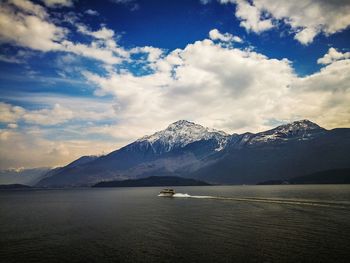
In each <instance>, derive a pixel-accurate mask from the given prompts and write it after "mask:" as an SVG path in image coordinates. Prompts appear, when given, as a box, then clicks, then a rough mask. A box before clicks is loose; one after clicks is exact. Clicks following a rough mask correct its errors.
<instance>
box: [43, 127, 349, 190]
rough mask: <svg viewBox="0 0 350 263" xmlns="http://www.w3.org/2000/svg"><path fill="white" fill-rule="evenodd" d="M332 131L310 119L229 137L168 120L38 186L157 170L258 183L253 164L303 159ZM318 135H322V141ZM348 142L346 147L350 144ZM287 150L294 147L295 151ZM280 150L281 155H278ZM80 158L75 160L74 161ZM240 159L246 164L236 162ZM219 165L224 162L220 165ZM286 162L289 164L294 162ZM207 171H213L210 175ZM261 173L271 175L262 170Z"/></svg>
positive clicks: (210, 179)
mask: <svg viewBox="0 0 350 263" xmlns="http://www.w3.org/2000/svg"><path fill="white" fill-rule="evenodd" d="M332 131H333V130H326V129H324V128H322V127H320V126H318V125H317V124H315V123H313V122H311V121H309V120H300V121H295V122H292V123H288V124H283V125H279V126H277V127H276V128H273V129H270V130H267V131H264V132H260V133H255V134H254V133H244V134H232V135H229V134H226V133H225V132H222V131H218V130H214V129H209V128H206V127H203V126H201V125H199V124H195V123H193V122H189V121H185V120H180V121H177V122H174V123H172V124H170V125H169V126H168V127H167V128H166V129H164V130H161V131H158V132H156V133H154V134H152V135H147V136H143V137H141V138H139V139H137V140H136V141H134V142H132V143H130V144H128V145H126V146H124V147H122V148H120V149H118V150H115V151H113V152H111V153H109V154H107V155H104V156H101V157H98V158H93V159H92V160H88V161H87V162H83V163H80V164H79V162H78V164H77V165H73V166H72V164H69V165H67V166H66V167H63V169H60V170H59V171H58V172H54V173H53V174H51V175H50V176H48V177H45V178H44V179H42V180H41V181H40V182H39V183H38V185H39V186H49V187H52V186H77V185H91V184H94V183H96V182H98V181H103V180H125V179H137V178H142V177H145V176H149V175H153V174H155V175H159V174H160V175H167V176H169V175H175V176H183V177H193V178H196V179H206V180H208V182H212V183H223V182H224V183H241V182H243V183H244V182H245V180H247V182H249V183H254V180H255V179H254V180H253V179H252V180H250V179H249V176H248V175H246V172H247V171H252V172H254V169H252V168H251V167H253V168H254V166H256V167H260V168H259V169H262V170H266V171H270V170H271V167H270V168H269V167H264V165H259V163H261V162H264V160H265V161H266V163H271V165H272V164H273V165H275V166H281V164H283V163H288V160H287V161H286V160H284V159H283V158H284V157H283V155H285V156H286V157H285V158H287V159H288V158H290V160H299V159H298V152H297V151H300V150H301V149H303V151H305V152H307V151H309V150H310V149H309V148H310V147H314V146H313V145H312V143H310V142H312V141H313V140H316V141H317V142H318V143H321V144H322V140H324V141H327V140H329V138H331V137H332V136H333V135H332V134H333V133H334V132H332ZM348 131H350V129H345V132H344V136H347V133H348ZM341 136H343V135H341ZM320 138H323V139H321V141H320ZM327 138H328V139H327ZM332 138H333V137H332ZM339 140H341V138H338V137H337V138H335V137H334V138H333V142H332V143H333V144H334V143H335V144H337V145H338V144H339V147H340V148H341V149H342V150H343V148H342V146H340V144H341V143H340V141H339ZM346 142H347V141H346ZM345 145H346V147H348V142H347V143H346V144H345ZM349 145H350V142H349ZM303 147H304V148H305V149H304V148H303ZM330 147H332V145H331V144H329V145H327V146H325V147H324V148H325V151H326V152H327V151H328V150H327V149H328V148H330ZM288 149H291V152H289V150H288ZM347 149H348V148H346V150H347ZM333 151H334V150H333ZM262 152H264V153H265V154H267V155H269V156H274V158H276V161H275V162H274V161H271V160H269V161H267V159H268V158H267V157H264V156H260V155H259V154H261V153H262ZM277 152H279V153H280V154H282V156H275V154H276V153H277ZM299 154H300V153H299ZM242 156H244V158H243V159H244V160H243V159H242ZM303 156H304V155H303ZM337 156H338V155H337ZM328 157H331V156H328ZM304 158H306V159H307V158H310V157H307V156H306V157H304ZM331 159H332V158H331ZM228 160H230V161H229V162H231V163H232V164H233V166H232V165H231V166H232V168H233V169H234V167H239V171H240V173H241V174H237V171H235V170H230V169H227V170H225V169H224V168H223V167H226V166H227V164H225V165H223V163H224V162H227V161H228ZM278 160H279V161H278ZM343 161H344V162H345V161H347V160H343ZM76 162H77V160H76V161H75V162H73V163H75V164H76ZM240 162H241V163H242V165H243V164H244V165H243V166H242V165H241V166H240V165H238V164H239V163H240ZM326 163H327V161H326ZM328 163H330V162H329V161H328ZM335 163H337V162H335ZM338 163H340V162H338ZM338 163H337V165H339V164H338ZM349 163H350V162H349ZM219 164H222V165H223V166H222V167H220V165H219ZM235 165H236V166H235ZM237 165H238V166H237ZM303 165H304V166H307V164H303ZM313 165H314V164H313ZM342 165H343V164H342ZM231 166H230V165H228V166H227V167H231ZM250 166H251V167H250ZM287 166H288V167H290V165H287ZM213 167H215V168H213ZM326 168H327V167H326ZM329 168H332V167H329ZM335 168H337V167H335ZM305 169H306V168H305ZM224 170H225V172H224V176H222V177H220V176H215V174H222V171H224ZM277 170H278V169H277ZM277 170H276V171H277ZM292 170H293V169H292ZM294 170H295V171H296V172H301V170H302V169H297V167H296V168H294ZM299 170H300V171H299ZM306 170H307V171H309V170H310V171H311V172H312V171H314V170H315V169H314V168H313V167H311V168H310V169H306ZM209 171H210V172H209ZM208 173H211V174H210V176H208ZM230 174H231V175H230ZM257 174H263V176H265V177H266V176H267V175H266V174H264V173H262V172H259V171H257ZM237 178H242V180H236V179H237ZM248 179H249V180H248ZM262 179H264V178H260V179H259V181H263V180H262ZM267 179H268V178H267ZM256 180H258V178H257V179H256Z"/></svg>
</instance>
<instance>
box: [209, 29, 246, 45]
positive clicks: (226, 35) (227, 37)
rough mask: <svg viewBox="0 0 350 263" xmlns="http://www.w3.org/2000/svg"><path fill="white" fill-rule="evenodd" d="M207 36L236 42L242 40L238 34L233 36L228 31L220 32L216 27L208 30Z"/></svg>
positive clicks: (212, 38)
mask: <svg viewBox="0 0 350 263" xmlns="http://www.w3.org/2000/svg"><path fill="white" fill-rule="evenodd" d="M209 38H210V39H211V40H220V41H222V42H237V43H242V42H243V40H242V39H241V38H240V37H239V36H234V35H232V34H230V33H224V34H222V33H220V31H219V30H217V29H216V28H215V29H212V30H210V31H209Z"/></svg>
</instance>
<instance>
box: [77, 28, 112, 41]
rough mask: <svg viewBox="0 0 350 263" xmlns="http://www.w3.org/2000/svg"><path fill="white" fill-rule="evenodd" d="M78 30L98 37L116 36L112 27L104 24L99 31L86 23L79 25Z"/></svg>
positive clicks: (106, 38) (109, 37)
mask: <svg viewBox="0 0 350 263" xmlns="http://www.w3.org/2000/svg"><path fill="white" fill-rule="evenodd" d="M77 28H78V32H80V33H83V34H85V35H89V36H92V37H94V38H96V39H104V40H108V39H112V38H113V37H114V31H113V30H111V29H108V28H106V27H105V26H102V27H101V29H99V30H97V31H91V30H89V29H88V28H87V27H86V26H84V25H78V26H77Z"/></svg>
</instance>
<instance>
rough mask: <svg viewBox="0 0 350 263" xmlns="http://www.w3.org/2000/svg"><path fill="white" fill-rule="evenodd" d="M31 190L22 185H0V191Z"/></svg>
mask: <svg viewBox="0 0 350 263" xmlns="http://www.w3.org/2000/svg"><path fill="white" fill-rule="evenodd" d="M28 188H31V187H30V186H28V185H24V184H0V190H15V189H28Z"/></svg>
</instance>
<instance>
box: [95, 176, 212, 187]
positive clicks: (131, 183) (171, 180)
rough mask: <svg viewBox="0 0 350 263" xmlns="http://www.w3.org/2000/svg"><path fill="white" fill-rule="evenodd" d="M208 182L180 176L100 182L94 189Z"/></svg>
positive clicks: (197, 184) (191, 184)
mask: <svg viewBox="0 0 350 263" xmlns="http://www.w3.org/2000/svg"><path fill="white" fill-rule="evenodd" d="M200 185H202V186H203V185H210V184H208V183H206V182H203V181H199V180H194V179H190V178H183V177H178V176H150V177H146V178H141V179H129V180H123V181H109V182H100V183H97V184H95V185H93V187H145V186H200Z"/></svg>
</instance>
